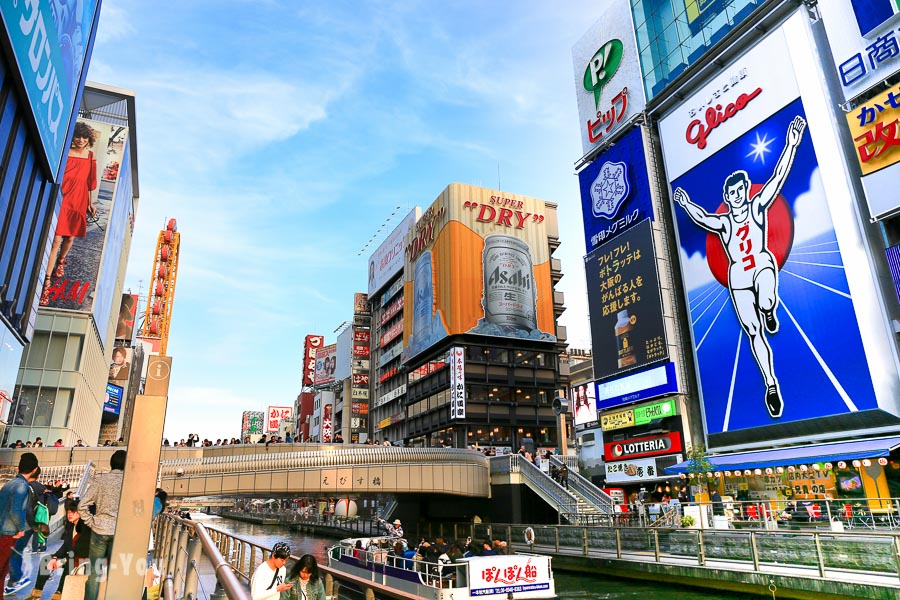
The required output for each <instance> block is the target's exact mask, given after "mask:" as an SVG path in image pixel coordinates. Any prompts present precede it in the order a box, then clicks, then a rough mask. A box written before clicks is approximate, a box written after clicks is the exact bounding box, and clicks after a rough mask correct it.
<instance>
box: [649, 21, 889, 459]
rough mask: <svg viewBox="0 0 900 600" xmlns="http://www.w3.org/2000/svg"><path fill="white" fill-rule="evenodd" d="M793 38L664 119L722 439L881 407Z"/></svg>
mask: <svg viewBox="0 0 900 600" xmlns="http://www.w3.org/2000/svg"><path fill="white" fill-rule="evenodd" d="M799 33H802V30H800V31H798V32H796V33H795V35H796V34H799ZM788 35H789V34H788V33H787V32H786V31H784V29H779V30H776V31H775V32H773V33H772V34H771V35H770V36H769V37H768V38H766V39H765V40H763V41H762V42H760V43H759V44H758V45H757V46H756V47H754V48H753V49H751V50H750V51H749V52H748V53H747V54H746V55H744V56H742V57H740V58H738V59H737V60H736V62H735V63H734V64H732V65H730V66H728V67H726V68H725V69H724V70H723V71H722V73H721V74H720V75H718V76H716V77H715V78H714V79H713V80H712V81H710V82H709V83H708V84H707V85H706V86H704V87H703V88H701V89H700V90H698V91H697V93H696V94H695V95H693V96H691V97H689V98H687V99H686V100H685V102H684V103H683V104H682V105H681V106H679V107H677V108H675V109H674V110H673V111H672V112H671V113H670V114H669V115H667V116H666V117H665V118H664V119H663V120H662V121H661V123H660V131H661V137H662V141H663V147H664V157H665V160H666V167H667V172H668V175H669V177H670V181H671V187H672V190H673V194H672V198H673V204H674V208H673V210H674V215H675V223H676V229H677V233H678V240H679V244H680V258H681V269H682V273H683V275H684V277H683V280H684V286H685V289H686V292H687V301H688V310H689V311H690V315H689V321H690V323H691V326H692V334H693V341H694V348H695V353H696V358H697V361H696V363H697V371H698V379H699V384H700V389H701V397H702V406H703V409H704V416H705V425H706V428H707V432H708V434H709V435H710V439H711V443H713V442H714V439H713V438H714V436H715V435H716V434H725V433H726V432H729V433H730V432H736V431H739V430H745V429H752V428H757V427H764V426H770V427H771V426H776V427H777V426H779V425H781V424H784V423H788V422H796V421H801V420H808V419H814V418H817V417H824V416H836V415H842V414H846V413H849V412H856V411H863V410H867V409H873V408H876V407H877V406H878V405H877V401H876V396H875V393H874V389H873V385H872V378H871V376H870V371H869V365H868V364H867V359H866V351H865V349H864V347H863V343H862V341H861V337H860V322H859V321H858V319H857V313H856V312H855V310H854V298H853V295H852V289H851V285H850V284H849V283H848V278H849V275H848V271H847V270H846V269H845V265H844V260H843V251H844V248H842V246H841V243H840V239H839V236H838V235H837V234H836V231H835V229H836V227H835V224H834V223H835V222H836V221H837V220H836V219H832V215H831V214H830V213H831V211H833V210H834V203H830V202H829V191H828V190H827V189H826V186H825V185H823V178H824V177H826V175H825V174H824V169H820V159H819V157H818V155H817V147H816V146H814V143H813V139H814V138H816V137H818V136H819V135H825V134H824V133H818V132H816V131H813V132H811V131H810V127H808V125H807V123H808V120H809V119H808V115H807V105H806V103H807V101H806V99H805V98H802V99H801V98H800V95H801V94H800V86H799V85H798V82H797V79H796V75H795V72H794V70H793V66H792V61H791V59H790V55H791V54H790V51H789V48H788V39H787V38H788ZM804 51H805V50H804ZM709 99H713V100H712V101H710V100H709ZM813 133H817V135H812V134H813ZM829 209H831V210H829ZM809 427H813V425H809ZM777 431H784V429H783V428H782V429H777ZM810 431H812V430H810ZM785 434H788V435H789V434H796V430H791V431H785ZM745 435H746V434H745ZM732 437H733V436H732ZM720 439H722V438H720ZM754 439H761V438H759V437H756V438H754Z"/></svg>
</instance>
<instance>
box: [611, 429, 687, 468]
mask: <svg viewBox="0 0 900 600" xmlns="http://www.w3.org/2000/svg"><path fill="white" fill-rule="evenodd" d="M676 452H681V434H679V433H678V432H673V433H665V434H663V435H654V436H650V437H642V438H635V439H633V440H624V441H621V442H608V443H606V444H604V445H603V458H604V460H606V461H607V462H611V461H616V460H626V459H629V458H639V457H641V456H656V455H658V454H674V453H676Z"/></svg>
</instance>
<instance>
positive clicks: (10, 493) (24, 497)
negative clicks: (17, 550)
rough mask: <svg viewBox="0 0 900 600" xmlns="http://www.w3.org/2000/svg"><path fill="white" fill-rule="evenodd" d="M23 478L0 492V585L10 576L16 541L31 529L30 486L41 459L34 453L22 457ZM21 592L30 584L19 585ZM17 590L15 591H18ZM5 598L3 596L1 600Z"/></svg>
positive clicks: (20, 459) (20, 582) (20, 475)
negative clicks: (29, 523)
mask: <svg viewBox="0 0 900 600" xmlns="http://www.w3.org/2000/svg"><path fill="white" fill-rule="evenodd" d="M18 471H19V474H18V475H16V477H15V478H14V479H11V480H10V481H8V482H6V485H4V486H3V487H2V488H0V583H2V582H3V581H5V580H6V575H7V573H9V559H10V556H11V555H12V551H13V546H14V545H15V543H16V540H17V539H19V538H20V537H22V536H23V535H24V534H25V530H26V529H27V528H28V508H29V503H30V502H29V489H30V486H29V483H31V482H32V481H34V480H35V479H37V473H38V459H37V456H35V455H34V454H32V453H31V452H26V453H24V454H23V455H22V456H21V457H19V469H18ZM16 583H17V585H19V586H20V587H19V588H18V589H21V588H22V587H25V585H28V584H29V583H31V582H30V581H25V580H24V579H23V580H22V581H19V582H16ZM18 589H17V590H15V591H18ZM2 598H3V594H2V592H0V599H2Z"/></svg>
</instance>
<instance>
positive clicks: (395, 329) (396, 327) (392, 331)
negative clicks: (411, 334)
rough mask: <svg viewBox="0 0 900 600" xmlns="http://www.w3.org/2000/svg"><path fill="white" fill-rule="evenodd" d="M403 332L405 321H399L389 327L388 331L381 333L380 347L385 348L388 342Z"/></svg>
mask: <svg viewBox="0 0 900 600" xmlns="http://www.w3.org/2000/svg"><path fill="white" fill-rule="evenodd" d="M402 333H403V321H402V320H400V321H397V322H396V323H394V324H393V325H391V326H390V328H388V330H387V331H385V332H384V333H382V334H381V344H380V347H381V348H384V347H385V346H386V345H387V344H388V343H390V342H391V341H393V340H395V339H396V338H397V336H398V335H400V334H402Z"/></svg>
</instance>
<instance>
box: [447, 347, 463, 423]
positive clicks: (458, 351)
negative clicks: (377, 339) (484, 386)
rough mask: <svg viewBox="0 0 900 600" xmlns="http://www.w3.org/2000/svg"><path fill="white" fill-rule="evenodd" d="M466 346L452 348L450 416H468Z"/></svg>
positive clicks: (454, 417) (457, 417)
mask: <svg viewBox="0 0 900 600" xmlns="http://www.w3.org/2000/svg"><path fill="white" fill-rule="evenodd" d="M465 352H466V351H465V348H460V347H458V346H454V347H453V348H451V349H450V418H451V419H465V418H466V354H465Z"/></svg>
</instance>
